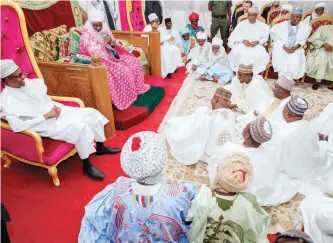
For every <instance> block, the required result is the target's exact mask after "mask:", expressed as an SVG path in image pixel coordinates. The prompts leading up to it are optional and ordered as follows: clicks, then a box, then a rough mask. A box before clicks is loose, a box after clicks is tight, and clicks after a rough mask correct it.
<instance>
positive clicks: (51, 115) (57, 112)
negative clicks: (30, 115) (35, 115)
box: [44, 106, 61, 120]
mask: <svg viewBox="0 0 333 243" xmlns="http://www.w3.org/2000/svg"><path fill="white" fill-rule="evenodd" d="M60 113H61V109H60V108H59V107H57V106H53V108H52V110H51V111H49V112H48V113H46V114H45V115H44V117H45V119H46V120H47V119H52V118H58V117H59V116H60Z"/></svg>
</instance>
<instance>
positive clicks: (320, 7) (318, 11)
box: [303, 3, 326, 24]
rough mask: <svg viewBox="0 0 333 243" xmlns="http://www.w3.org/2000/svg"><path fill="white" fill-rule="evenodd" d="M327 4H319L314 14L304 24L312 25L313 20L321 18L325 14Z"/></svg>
mask: <svg viewBox="0 0 333 243" xmlns="http://www.w3.org/2000/svg"><path fill="white" fill-rule="evenodd" d="M325 7H326V3H317V4H316V5H315V7H314V10H313V12H312V14H311V15H310V16H308V17H306V18H305V19H304V20H303V22H305V23H307V24H310V22H311V20H314V19H316V18H319V17H320V16H322V15H323V14H324V12H325Z"/></svg>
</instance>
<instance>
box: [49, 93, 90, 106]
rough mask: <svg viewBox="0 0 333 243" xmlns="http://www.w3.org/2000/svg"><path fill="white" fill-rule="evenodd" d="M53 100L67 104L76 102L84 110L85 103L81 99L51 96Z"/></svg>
mask: <svg viewBox="0 0 333 243" xmlns="http://www.w3.org/2000/svg"><path fill="white" fill-rule="evenodd" d="M50 97H51V99H52V100H54V101H67V102H75V103H77V104H78V105H79V106H80V108H84V107H85V105H84V103H83V101H82V100H81V99H79V98H75V97H63V96H50Z"/></svg>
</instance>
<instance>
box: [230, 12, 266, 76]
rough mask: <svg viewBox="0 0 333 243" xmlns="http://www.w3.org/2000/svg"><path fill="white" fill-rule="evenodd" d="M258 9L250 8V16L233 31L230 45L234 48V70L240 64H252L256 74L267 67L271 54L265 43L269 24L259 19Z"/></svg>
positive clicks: (232, 66) (236, 69) (232, 65)
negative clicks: (264, 45)
mask: <svg viewBox="0 0 333 243" xmlns="http://www.w3.org/2000/svg"><path fill="white" fill-rule="evenodd" d="M257 16H258V10H257V9H256V8H254V7H252V8H250V9H249V13H248V18H247V19H246V20H243V21H242V22H240V23H239V24H238V25H237V27H236V28H235V29H234V31H233V32H232V33H231V35H230V37H229V40H228V46H229V47H230V48H231V49H232V50H231V52H230V54H229V64H230V67H231V69H232V70H233V71H234V72H237V71H238V67H239V64H241V63H243V64H252V65H253V72H254V73H255V74H258V73H261V72H262V71H264V70H265V69H266V65H267V64H268V62H269V55H268V53H267V51H266V49H265V48H264V47H263V44H264V43H265V42H267V41H268V35H269V27H268V25H266V24H264V23H262V22H261V21H260V20H257Z"/></svg>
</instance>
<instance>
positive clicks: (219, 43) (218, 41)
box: [212, 37, 223, 46]
mask: <svg viewBox="0 0 333 243" xmlns="http://www.w3.org/2000/svg"><path fill="white" fill-rule="evenodd" d="M222 44H223V41H222V40H221V39H220V38H218V37H214V38H213V40H212V45H213V46H222Z"/></svg>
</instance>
